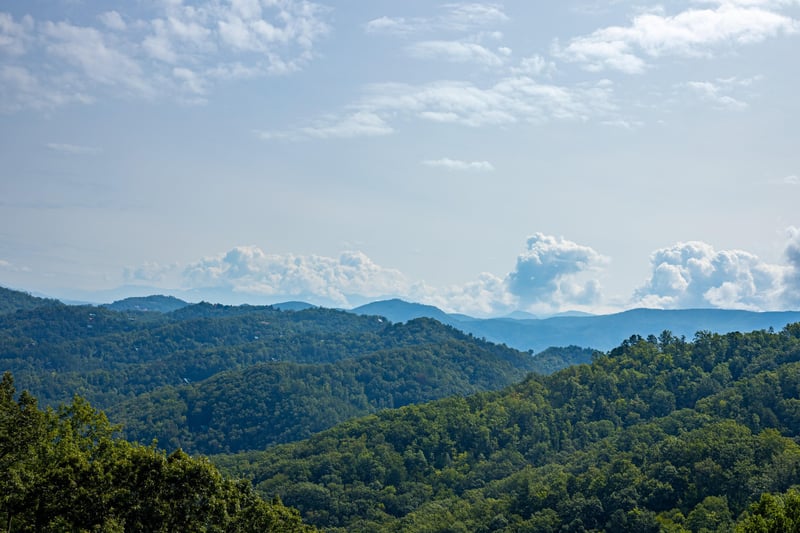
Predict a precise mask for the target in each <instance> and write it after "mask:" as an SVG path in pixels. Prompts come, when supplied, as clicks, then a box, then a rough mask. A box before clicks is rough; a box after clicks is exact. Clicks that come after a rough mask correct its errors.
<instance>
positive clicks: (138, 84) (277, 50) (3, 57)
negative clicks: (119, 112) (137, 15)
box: [0, 0, 329, 112]
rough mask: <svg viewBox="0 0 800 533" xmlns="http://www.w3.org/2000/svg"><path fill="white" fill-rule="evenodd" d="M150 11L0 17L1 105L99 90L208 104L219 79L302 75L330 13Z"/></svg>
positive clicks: (289, 3) (226, 6)
mask: <svg viewBox="0 0 800 533" xmlns="http://www.w3.org/2000/svg"><path fill="white" fill-rule="evenodd" d="M147 6H148V7H149V8H150V11H148V12H146V14H145V17H144V18H141V19H135V20H132V19H129V18H128V17H126V16H125V14H124V13H122V14H121V13H119V12H117V11H104V12H100V13H98V14H96V15H95V16H94V17H93V20H94V21H95V23H96V24H95V25H93V26H92V25H85V26H80V25H75V24H73V23H71V22H68V21H56V20H34V19H33V18H32V17H30V16H25V17H22V18H21V19H15V18H14V17H13V16H12V15H9V14H7V13H0V61H2V63H0V68H2V69H3V75H2V76H1V77H0V96H2V97H3V103H2V104H0V109H2V110H3V111H5V112H11V111H15V110H18V109H23V108H26V107H28V108H34V109H49V108H53V107H57V106H60V105H65V104H68V103H72V102H81V103H90V102H92V101H94V100H95V99H96V98H97V97H98V96H99V95H100V94H102V95H103V96H104V97H118V96H119V95H122V96H125V97H131V96H133V97H137V98H147V99H152V98H163V97H174V98H176V99H177V100H179V101H186V102H192V103H202V102H203V101H204V100H203V98H200V97H198V95H207V94H209V93H210V92H211V90H212V89H213V87H214V85H215V84H216V83H219V82H221V81H229V80H236V79H243V78H253V77H259V76H267V75H286V74H290V73H292V72H296V71H298V70H300V69H302V68H303V67H304V66H305V65H306V64H307V63H308V62H309V61H311V60H312V59H313V58H314V55H315V54H314V50H315V47H316V45H317V43H318V41H319V40H320V39H321V38H323V37H324V36H325V35H326V34H327V33H328V31H329V26H328V24H327V22H326V21H325V18H326V15H327V13H328V12H329V9H328V8H325V7H323V6H322V5H320V4H317V3H314V2H311V1H307V0H281V1H280V2H252V1H247V0H202V1H199V2H193V3H192V5H184V4H183V2H178V1H164V2H150V3H147ZM90 20H92V19H90Z"/></svg>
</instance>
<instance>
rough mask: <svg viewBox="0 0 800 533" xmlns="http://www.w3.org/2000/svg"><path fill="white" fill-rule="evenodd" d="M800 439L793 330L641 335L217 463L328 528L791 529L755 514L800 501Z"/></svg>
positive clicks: (798, 335)
mask: <svg viewBox="0 0 800 533" xmlns="http://www.w3.org/2000/svg"><path fill="white" fill-rule="evenodd" d="M798 437H800V324H795V325H791V326H788V327H787V328H786V329H784V330H783V331H781V332H779V333H770V332H765V331H759V332H753V333H749V334H740V333H730V334H726V335H717V334H710V333H700V334H698V335H697V336H696V338H695V339H694V341H693V342H684V341H683V340H681V339H679V338H676V337H674V336H672V335H671V334H669V333H664V334H663V335H662V336H661V337H660V338H655V337H651V338H649V339H642V338H640V337H632V338H631V339H629V340H628V341H626V342H624V343H623V344H622V345H621V346H619V347H618V348H616V349H614V350H612V351H611V352H609V353H608V354H607V355H604V356H600V357H596V358H595V360H594V362H593V363H592V364H591V365H581V366H576V367H571V368H568V369H565V370H562V371H560V372H557V373H555V374H553V375H550V376H542V375H531V376H530V377H528V379H526V380H525V381H524V382H523V383H521V384H519V385H515V386H512V387H510V388H509V389H506V390H505V391H503V392H493V393H491V392H490V393H482V394H477V395H474V396H470V397H455V398H448V399H444V400H439V401H436V402H431V403H428V404H424V405H413V406H407V407H404V408H402V409H398V410H389V411H382V412H380V413H377V414H375V415H371V416H369V417H367V418H362V419H359V420H355V421H350V422H346V423H344V424H342V425H339V426H337V427H335V428H333V429H331V430H329V431H326V432H323V433H320V434H318V435H316V436H314V437H312V438H310V439H308V440H306V441H303V442H300V443H295V444H290V445H283V446H277V447H273V448H270V449H268V450H266V451H264V452H258V453H255V452H250V453H247V454H240V455H232V456H224V457H223V456H220V457H217V458H215V461H216V462H217V464H219V465H220V466H221V467H223V468H224V469H225V470H226V471H228V472H231V473H236V474H237V475H246V476H248V477H250V478H252V479H253V481H254V483H255V485H256V488H257V490H258V491H260V493H261V494H262V495H264V496H267V497H271V496H273V495H280V496H281V498H282V499H283V501H284V502H286V503H287V505H292V506H296V507H298V508H299V509H300V510H301V513H302V515H303V516H304V518H305V519H306V520H308V521H309V522H311V523H313V524H316V525H317V526H320V527H323V528H325V529H327V530H331V531H336V530H341V531H353V530H359V531H360V530H364V531H426V532H435V531H451V532H452V531H464V532H467V531H469V532H472V531H552V532H556V531H659V530H662V531H731V530H732V529H733V528H734V523H735V522H737V521H739V522H740V524H739V527H740V530H741V531H794V530H796V529H788V530H785V529H771V530H770V529H758V528H755V529H752V528H750V529H747V528H745V525H746V524H750V525H752V524H754V523H761V522H759V520H762V518H763V516H764V515H765V514H769V513H770V512H771V511H770V509H773V510H776V511H775V512H781V513H785V514H786V515H790V514H791V513H792V512H797V511H798V510H800V505H798V503H797V502H798V501H800V500H799V499H798V497H797V495H796V493H794V492H787V491H791V489H792V487H794V486H795V485H798V484H800V446H799V445H798V444H797V442H796V441H795V439H797V438H798ZM759 517H761V518H759ZM764 520H766V519H764ZM787 520H788V519H787ZM762 521H763V520H762ZM765 523H766V522H765ZM785 523H790V522H785ZM748 527H749V526H748ZM759 527H760V526H759Z"/></svg>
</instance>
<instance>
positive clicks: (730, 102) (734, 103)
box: [686, 81, 748, 111]
mask: <svg viewBox="0 0 800 533" xmlns="http://www.w3.org/2000/svg"><path fill="white" fill-rule="evenodd" d="M686 87H688V88H689V89H691V90H692V91H693V92H694V93H695V94H697V95H699V96H700V97H701V98H702V99H703V100H706V101H708V102H711V103H712V104H713V105H714V107H716V108H718V109H729V110H734V111H739V110H742V109H747V107H748V106H747V103H746V102H743V101H741V100H737V99H736V98H734V97H732V96H730V95H727V94H723V91H724V89H723V88H722V87H721V86H720V85H719V84H717V83H713V82H710V81H690V82H687V83H686Z"/></svg>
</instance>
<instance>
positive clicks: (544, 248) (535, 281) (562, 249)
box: [507, 233, 608, 308]
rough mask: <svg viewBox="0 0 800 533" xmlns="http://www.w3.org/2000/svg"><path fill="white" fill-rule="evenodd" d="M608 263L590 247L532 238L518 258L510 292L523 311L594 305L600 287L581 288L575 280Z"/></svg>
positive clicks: (592, 283)
mask: <svg viewBox="0 0 800 533" xmlns="http://www.w3.org/2000/svg"><path fill="white" fill-rule="evenodd" d="M607 261H608V259H607V258H605V257H604V256H603V255H601V254H599V253H598V252H596V251H595V250H593V249H592V248H590V247H588V246H584V245H580V244H577V243H575V242H572V241H569V240H566V239H564V238H563V237H554V236H552V235H544V234H542V233H536V234H535V235H533V236H531V237H529V238H528V242H527V249H526V250H525V252H523V253H522V254H520V255H519V257H517V265H516V268H515V269H514V271H513V272H511V273H510V274H509V275H508V278H507V284H508V290H509V292H510V293H511V294H513V295H515V296H517V297H518V298H519V300H520V303H521V304H522V307H523V308H529V307H530V306H532V305H535V304H541V303H545V304H549V305H551V306H553V307H560V306H561V305H563V304H565V303H569V302H574V303H580V304H586V303H591V302H593V301H595V300H596V299H597V298H598V296H599V285H598V283H597V282H596V281H594V280H590V281H588V282H586V283H583V284H581V283H578V282H577V281H575V279H574V276H575V275H577V274H580V273H583V272H586V271H589V270H595V269H598V268H599V267H601V266H602V265H604V264H605V263H606V262H607Z"/></svg>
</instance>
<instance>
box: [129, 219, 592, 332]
mask: <svg viewBox="0 0 800 533" xmlns="http://www.w3.org/2000/svg"><path fill="white" fill-rule="evenodd" d="M605 262H606V258H605V257H603V256H602V255H600V254H599V253H597V252H596V251H594V250H593V249H592V248H590V247H588V246H583V245H580V244H577V243H574V242H572V241H569V240H566V239H563V238H561V237H553V236H549V235H544V234H541V233H537V234H535V235H533V236H532V237H530V238H529V239H528V241H527V244H526V248H525V250H524V251H523V253H521V254H520V255H519V257H518V258H517V262H516V265H515V268H514V269H513V270H512V271H511V272H510V273H508V274H506V275H504V276H498V275H495V274H492V273H482V274H480V275H479V276H478V277H477V279H475V280H474V281H470V282H467V283H464V284H459V285H451V286H444V287H433V286H430V285H428V284H426V283H425V282H424V281H418V282H411V281H410V280H409V279H408V278H406V276H404V275H403V274H402V273H401V272H399V271H398V270H395V269H392V268H387V267H384V266H381V265H379V264H377V263H375V262H374V261H373V260H372V259H370V258H369V257H368V256H367V255H366V254H364V253H363V252H358V251H349V252H343V253H341V254H340V255H339V256H338V257H325V256H319V255H295V254H268V253H266V252H264V251H263V250H262V249H261V248H259V247H257V246H237V247H235V248H233V249H231V250H230V251H228V252H226V253H223V254H219V255H216V256H213V257H208V258H205V259H202V260H200V261H197V262H195V263H192V264H190V265H188V266H187V267H185V268H184V269H183V270H182V273H181V277H182V280H183V281H182V283H183V285H184V286H186V287H188V288H192V289H196V290H199V291H201V292H202V290H203V289H206V290H208V289H215V290H219V289H221V290H224V291H230V292H232V293H236V294H239V295H240V296H242V297H246V296H247V295H251V296H258V297H262V298H264V297H266V298H269V299H274V300H276V301H277V300H279V299H302V300H306V301H309V302H311V303H315V304H319V305H329V306H337V307H338V306H340V307H349V306H352V305H356V304H359V303H361V302H363V301H365V300H370V299H376V298H389V297H400V298H405V299H409V300H413V301H418V302H421V303H426V304H430V305H436V306H438V307H440V308H442V309H444V310H445V311H449V312H459V313H467V314H472V315H476V316H493V315H498V314H506V313H508V312H511V311H513V310H515V309H526V310H532V311H536V312H553V311H557V310H560V309H562V308H566V307H574V306H578V307H580V306H586V308H589V306H591V305H592V304H594V303H596V302H597V301H598V298H599V297H600V286H599V284H598V282H597V281H595V280H591V279H589V280H585V279H584V278H585V277H586V274H591V273H592V271H594V270H597V269H598V268H600V267H602V266H603V265H604V264H605ZM177 270H178V267H177V265H168V266H161V265H158V264H156V263H152V264H146V265H143V266H142V267H139V268H136V269H126V270H125V279H126V280H127V281H130V282H140V281H143V282H158V281H161V280H163V279H164V278H165V277H167V276H170V275H172V274H173V273H174V272H176V271H177Z"/></svg>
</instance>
